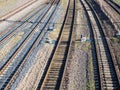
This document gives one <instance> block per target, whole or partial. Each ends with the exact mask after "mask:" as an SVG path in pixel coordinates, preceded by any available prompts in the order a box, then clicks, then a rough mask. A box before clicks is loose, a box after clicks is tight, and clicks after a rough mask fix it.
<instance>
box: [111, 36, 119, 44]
mask: <svg viewBox="0 0 120 90" xmlns="http://www.w3.org/2000/svg"><path fill="white" fill-rule="evenodd" d="M111 41H112V42H113V43H118V42H119V39H118V38H114V37H113V38H112V39H111Z"/></svg>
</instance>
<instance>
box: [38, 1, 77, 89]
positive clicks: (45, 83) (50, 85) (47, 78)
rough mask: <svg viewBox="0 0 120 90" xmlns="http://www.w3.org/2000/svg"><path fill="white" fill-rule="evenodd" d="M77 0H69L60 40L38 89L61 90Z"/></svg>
mask: <svg viewBox="0 0 120 90" xmlns="http://www.w3.org/2000/svg"><path fill="white" fill-rule="evenodd" d="M74 11H75V0H69V3H68V7H67V11H66V15H65V19H64V22H63V25H62V28H61V32H60V34H59V38H58V42H57V45H56V47H55V50H54V52H53V53H54V54H53V55H52V58H51V61H50V63H49V64H48V66H47V69H46V73H45V74H44V76H43V78H42V81H41V82H40V85H39V86H38V88H37V89H40V90H59V89H60V85H61V79H62V77H63V76H64V75H63V72H64V68H65V65H66V62H67V57H68V54H69V49H70V46H71V40H72V39H71V38H72V31H73V24H74Z"/></svg>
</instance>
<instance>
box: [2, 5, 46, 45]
mask: <svg viewBox="0 0 120 90" xmlns="http://www.w3.org/2000/svg"><path fill="white" fill-rule="evenodd" d="M45 6H46V5H43V6H41V8H39V9H37V11H36V12H34V13H33V14H32V15H31V12H30V13H29V14H30V16H29V15H28V16H29V17H27V18H25V19H23V20H21V21H20V22H18V24H17V25H15V26H14V27H13V28H11V29H10V30H9V29H7V30H4V31H3V32H1V33H0V34H1V37H0V44H3V43H4V42H5V41H6V40H8V39H9V38H10V37H11V36H13V35H14V34H15V33H16V32H17V31H20V30H21V29H23V28H25V27H27V26H29V27H31V26H32V25H33V24H34V23H37V22H35V21H36V19H37V18H36V17H38V16H40V14H41V13H43V12H44V9H45ZM37 8H38V7H37ZM25 17H26V16H25Z"/></svg>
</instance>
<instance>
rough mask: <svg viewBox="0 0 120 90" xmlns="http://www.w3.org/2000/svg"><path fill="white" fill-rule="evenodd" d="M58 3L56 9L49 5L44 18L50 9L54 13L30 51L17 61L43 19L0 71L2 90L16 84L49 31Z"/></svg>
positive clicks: (31, 45) (32, 43)
mask: <svg viewBox="0 0 120 90" xmlns="http://www.w3.org/2000/svg"><path fill="white" fill-rule="evenodd" d="M58 3H59V1H58V2H57V3H56V6H54V8H53V7H52V5H53V4H55V3H54V1H52V3H50V4H49V5H48V10H47V11H46V12H45V13H44V14H43V16H42V18H44V17H45V15H46V14H47V12H48V11H50V9H52V10H53V11H52V12H51V13H50V15H49V17H48V18H47V20H46V21H45V22H46V23H45V24H44V25H41V30H40V31H39V32H38V33H37V34H36V38H35V39H33V40H34V41H32V42H31V44H30V46H29V47H28V49H27V50H25V51H24V52H25V53H23V54H24V55H22V56H21V57H20V58H21V59H20V61H18V60H16V58H15V57H16V56H17V55H18V54H19V52H20V50H21V49H22V48H23V46H24V45H25V44H26V41H28V40H29V38H30V37H31V36H32V34H34V32H35V29H36V28H37V27H38V25H39V24H40V22H41V20H42V18H41V19H40V18H39V19H38V23H37V24H35V25H34V27H32V29H33V30H32V31H31V33H30V34H29V35H28V36H27V37H26V39H25V40H24V41H23V43H22V44H21V45H20V47H18V48H17V50H15V52H14V53H13V55H12V56H11V57H10V58H9V59H8V60H7V62H6V63H5V64H4V65H3V66H2V67H1V69H0V84H1V85H2V86H0V88H1V89H4V90H8V89H9V88H10V87H11V85H12V83H14V81H15V79H16V78H17V76H18V75H19V73H20V71H21V70H22V68H23V66H24V64H25V62H26V61H27V59H28V57H29V56H30V55H31V53H32V51H33V49H34V48H35V47H36V46H37V45H38V44H39V42H40V41H41V39H42V38H43V37H44V35H45V33H46V32H47V29H45V28H46V26H48V22H49V21H50V18H51V17H52V15H53V13H54V12H55V10H56V8H57V5H58ZM10 70H11V72H10ZM5 73H7V74H5Z"/></svg>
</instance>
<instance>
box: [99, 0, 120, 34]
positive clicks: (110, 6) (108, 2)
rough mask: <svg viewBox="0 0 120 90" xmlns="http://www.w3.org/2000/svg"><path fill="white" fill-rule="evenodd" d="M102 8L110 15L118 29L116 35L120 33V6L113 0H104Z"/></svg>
mask: <svg viewBox="0 0 120 90" xmlns="http://www.w3.org/2000/svg"><path fill="white" fill-rule="evenodd" d="M101 9H102V10H103V12H104V13H105V14H106V16H108V17H109V19H110V20H111V22H112V24H113V25H114V27H115V29H116V31H117V32H116V35H120V19H119V18H120V13H119V12H120V7H119V6H118V5H116V4H115V3H113V2H112V0H103V1H102V6H101Z"/></svg>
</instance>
